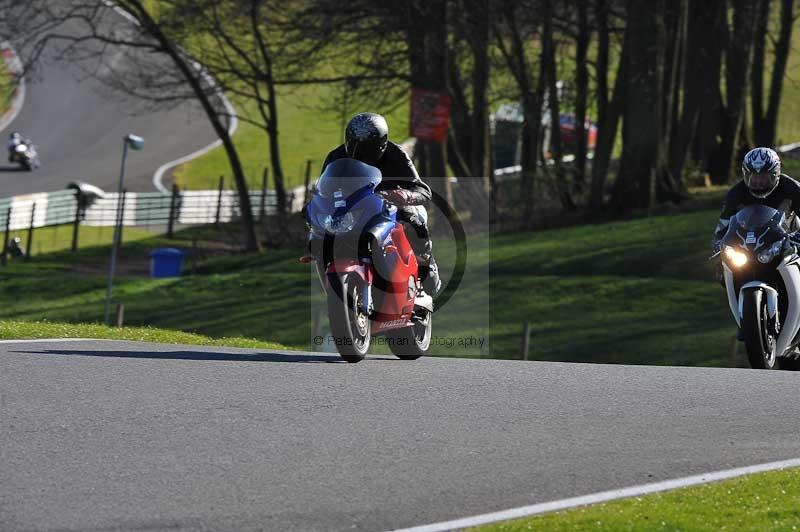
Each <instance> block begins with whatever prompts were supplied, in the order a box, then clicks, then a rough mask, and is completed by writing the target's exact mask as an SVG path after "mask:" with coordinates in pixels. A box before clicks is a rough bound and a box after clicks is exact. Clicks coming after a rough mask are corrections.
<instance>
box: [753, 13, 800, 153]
mask: <svg viewBox="0 0 800 532" xmlns="http://www.w3.org/2000/svg"><path fill="white" fill-rule="evenodd" d="M772 5H773V2H771V1H770V0H760V1H759V2H758V7H757V19H756V34H755V42H754V45H753V75H752V81H751V96H750V102H751V105H752V113H751V115H752V117H753V136H754V140H755V142H756V144H758V145H759V146H774V145H775V140H776V139H775V132H776V130H777V125H778V109H779V108H780V103H781V95H782V89H783V80H784V76H785V74H786V65H787V63H788V59H789V51H790V49H791V42H792V28H793V27H794V21H795V15H794V0H780V5H781V10H780V27H779V31H778V38H777V39H776V40H774V49H773V54H774V61H773V62H772V76H771V79H770V84H769V93H768V94H767V106H766V109H765V108H764V96H765V95H764V71H765V68H764V65H765V56H766V52H767V47H766V40H767V37H768V36H769V35H772V32H771V31H770V25H769V21H770V14H771V9H770V8H771V7H772Z"/></svg>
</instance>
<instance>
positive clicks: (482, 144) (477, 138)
mask: <svg viewBox="0 0 800 532" xmlns="http://www.w3.org/2000/svg"><path fill="white" fill-rule="evenodd" d="M466 7H467V10H468V13H469V17H470V18H469V21H470V22H471V24H470V27H471V29H472V31H471V38H470V39H469V43H470V49H471V51H472V63H473V68H472V120H471V122H472V132H471V133H472V135H471V140H472V145H471V150H470V170H471V171H472V177H474V178H481V179H482V182H483V186H484V188H485V190H486V192H487V193H488V192H489V190H490V188H491V182H490V181H489V172H491V171H492V169H491V168H490V166H489V101H488V93H489V68H490V67H489V28H490V24H491V18H490V17H491V15H492V11H491V9H490V6H489V0H468V1H467V2H466Z"/></svg>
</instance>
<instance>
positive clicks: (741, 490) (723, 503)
mask: <svg viewBox="0 0 800 532" xmlns="http://www.w3.org/2000/svg"><path fill="white" fill-rule="evenodd" d="M798 523H800V470H797V469H787V470H785V471H778V472H771V473H761V474H757V475H748V476H744V477H739V478H736V479H732V480H727V481H724V482H717V483H713V484H704V485H701V486H697V487H692V488H686V489H681V490H676V491H671V492H666V493H658V494H653V495H647V496H644V497H635V498H630V499H624V500H620V501H615V502H610V503H606V504H598V505H595V506H586V507H580V508H575V509H572V510H567V511H562V512H554V513H551V514H546V515H543V516H540V517H532V518H527V519H519V520H515V521H508V522H505V523H498V524H495V525H489V526H483V527H478V528H474V529H470V530H471V532H517V531H522V530H547V531H551V532H558V531H567V530H569V531H571V532H575V531H583V530H591V531H593V532H594V531H601V532H611V531H615V532H616V531H621V530H637V531H651V530H652V531H655V530H658V531H665V530H667V531H678V530H680V531H705V530H708V531H712V530H715V531H716V530H737V531H753V532H756V531H758V532H762V531H772V530H797V529H798V527H800V525H799V524H798Z"/></svg>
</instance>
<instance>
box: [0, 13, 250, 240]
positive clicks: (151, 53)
mask: <svg viewBox="0 0 800 532" xmlns="http://www.w3.org/2000/svg"><path fill="white" fill-rule="evenodd" d="M163 4H165V5H166V6H167V8H166V9H160V10H159V12H158V14H156V12H155V10H154V9H153V8H152V7H150V3H148V2H146V1H144V0H119V1H118V2H117V5H118V6H119V7H120V8H121V9H123V10H124V11H125V12H126V14H127V16H128V17H129V18H123V17H121V16H120V15H119V14H118V13H116V12H114V10H113V9H112V8H111V7H109V6H108V5H107V4H106V3H105V2H104V1H103V0H69V1H65V2H63V3H59V4H57V5H53V3H52V2H48V1H47V0H31V1H30V2H15V1H14V0H0V11H2V12H3V13H4V15H5V17H4V24H3V32H4V33H6V38H12V39H15V40H16V41H17V42H21V43H23V49H22V51H23V53H25V54H26V61H27V64H28V68H29V69H30V68H33V67H35V64H36V62H37V61H38V60H39V59H41V58H42V56H43V54H44V53H45V50H47V49H49V48H50V47H51V46H57V47H58V48H59V50H60V57H62V58H66V59H72V60H75V61H77V60H86V59H87V58H92V59H93V60H94V62H95V63H96V64H98V65H103V66H104V68H103V69H97V70H95V71H93V72H90V74H92V75H96V76H98V78H99V79H100V80H101V81H103V82H105V83H107V84H108V85H109V86H110V87H112V88H114V89H116V90H124V91H125V92H126V93H127V94H130V95H133V96H135V97H137V98H139V99H141V100H142V101H144V102H149V103H151V104H153V105H174V104H175V103H177V102H180V101H185V100H187V99H195V100H196V101H197V102H198V103H199V104H200V106H201V107H202V109H203V111H204V112H205V114H206V117H207V118H208V120H209V122H210V124H211V126H212V127H213V129H214V131H215V133H216V134H217V136H218V137H219V138H220V140H221V141H222V145H223V147H224V149H225V152H226V154H227V156H228V161H229V164H230V167H231V172H232V173H233V177H234V181H235V183H236V188H237V191H238V195H239V205H240V209H241V215H242V225H243V233H244V240H245V248H246V249H247V250H250V251H256V250H259V249H260V245H259V242H258V239H257V238H256V235H255V228H254V223H253V215H252V209H251V205H250V196H249V194H248V190H247V184H246V181H245V176H244V171H243V170H242V165H241V161H240V160H239V156H238V153H237V152H236V148H235V147H234V145H233V141H232V139H231V137H230V135H229V134H228V128H227V123H226V121H227V118H228V117H227V115H228V114H229V113H228V111H227V110H226V109H225V108H224V106H223V105H222V102H221V100H220V98H219V94H220V89H219V87H218V85H217V84H216V83H215V81H214V79H213V77H212V75H213V74H214V73H213V72H210V71H209V70H208V69H207V67H205V66H203V65H202V64H201V63H199V62H198V61H197V60H196V59H195V57H194V56H193V55H191V54H190V53H189V52H188V51H187V49H186V48H183V47H181V46H180V40H181V37H182V36H186V35H188V34H190V32H191V28H192V25H191V24H189V23H190V22H191V21H192V20H193V18H192V17H191V16H187V13H188V12H190V9H188V8H189V6H188V5H186V4H184V3H180V2H175V3H172V4H169V3H167V2H164V3H163ZM131 22H133V23H131ZM116 54H123V55H124V61H123V64H124V67H118V66H116V65H117V64H118V63H119V57H117V56H116Z"/></svg>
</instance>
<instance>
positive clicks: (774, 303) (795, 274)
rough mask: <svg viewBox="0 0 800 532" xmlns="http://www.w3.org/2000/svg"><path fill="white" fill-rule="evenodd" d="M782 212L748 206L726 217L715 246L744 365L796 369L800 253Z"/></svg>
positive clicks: (798, 335)
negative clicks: (722, 233) (727, 222)
mask: <svg viewBox="0 0 800 532" xmlns="http://www.w3.org/2000/svg"><path fill="white" fill-rule="evenodd" d="M787 229H788V227H787V223H786V218H785V215H784V213H783V212H781V211H778V210H775V209H773V208H771V207H767V206H765V205H749V206H747V207H744V208H743V209H742V210H740V211H739V212H738V213H737V214H736V216H734V217H732V218H731V221H730V225H729V226H728V232H727V233H726V234H725V236H724V237H723V239H722V241H721V248H720V249H719V251H717V252H716V253H715V254H714V255H713V256H712V257H711V258H712V259H714V258H717V257H721V260H722V271H723V276H724V280H725V289H726V290H727V294H728V305H729V306H730V310H731V313H732V314H733V317H734V319H735V320H736V323H737V324H738V325H739V327H740V328H741V338H742V339H743V340H744V344H745V348H746V350H747V358H748V360H749V362H750V367H752V368H757V369H776V368H779V369H790V370H796V369H798V368H800V363H799V362H798V358H799V357H800V351H798V349H797V346H798V344H800V334H799V333H800V255H798V248H797V241H796V240H795V239H794V235H792V234H790V233H789V232H788V230H787Z"/></svg>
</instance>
